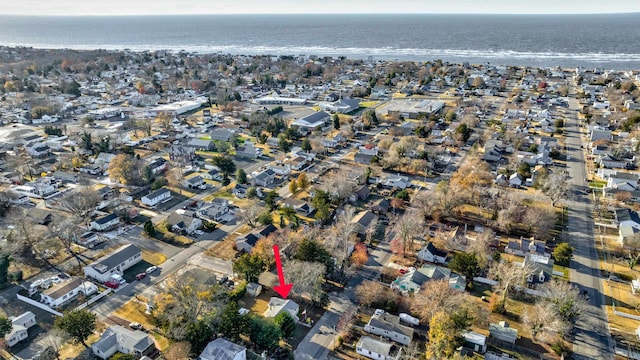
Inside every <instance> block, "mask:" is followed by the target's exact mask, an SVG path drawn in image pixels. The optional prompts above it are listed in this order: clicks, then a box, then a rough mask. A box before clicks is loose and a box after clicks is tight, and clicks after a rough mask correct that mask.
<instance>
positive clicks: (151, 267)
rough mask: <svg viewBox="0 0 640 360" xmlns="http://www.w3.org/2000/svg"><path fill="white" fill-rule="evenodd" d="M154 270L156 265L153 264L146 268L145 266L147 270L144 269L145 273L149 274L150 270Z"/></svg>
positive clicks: (156, 268)
mask: <svg viewBox="0 0 640 360" xmlns="http://www.w3.org/2000/svg"><path fill="white" fill-rule="evenodd" d="M156 270H158V267H157V266H155V265H154V266H150V267H148V268H147V270H145V272H146V273H147V274H151V273H152V272H154V271H156Z"/></svg>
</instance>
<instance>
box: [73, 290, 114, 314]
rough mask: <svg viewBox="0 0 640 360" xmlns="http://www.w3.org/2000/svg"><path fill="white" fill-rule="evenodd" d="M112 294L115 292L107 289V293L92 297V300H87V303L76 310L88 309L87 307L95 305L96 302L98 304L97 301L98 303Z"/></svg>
mask: <svg viewBox="0 0 640 360" xmlns="http://www.w3.org/2000/svg"><path fill="white" fill-rule="evenodd" d="M112 292H113V290H111V289H107V290H105V291H103V292H101V293H99V294H98V295H96V296H94V297H92V298H91V299H89V300H87V301H86V302H83V303H82V304H80V305H79V306H78V307H77V308H76V310H82V309H84V308H86V307H87V306H89V305H91V304H93V303H94V302H96V301H98V300H100V299H102V298H103V297H105V296H107V295H109V294H111V293H112Z"/></svg>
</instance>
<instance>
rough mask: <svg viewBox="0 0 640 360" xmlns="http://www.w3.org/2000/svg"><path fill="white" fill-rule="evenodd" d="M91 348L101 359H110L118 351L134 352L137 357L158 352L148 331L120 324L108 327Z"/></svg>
mask: <svg viewBox="0 0 640 360" xmlns="http://www.w3.org/2000/svg"><path fill="white" fill-rule="evenodd" d="M91 350H92V351H93V354H94V355H95V356H97V357H98V358H100V359H108V358H110V357H111V356H113V355H114V354H115V353H116V352H120V353H123V354H132V355H133V356H135V358H136V359H139V358H141V357H143V356H145V355H148V354H151V353H154V352H156V348H155V345H154V342H153V339H151V338H150V337H149V335H148V334H147V333H145V332H143V331H140V330H129V329H126V328H124V327H122V326H120V325H113V326H110V327H108V328H107V330H105V331H104V332H103V333H102V336H100V339H99V340H98V341H96V342H95V343H93V344H92V345H91Z"/></svg>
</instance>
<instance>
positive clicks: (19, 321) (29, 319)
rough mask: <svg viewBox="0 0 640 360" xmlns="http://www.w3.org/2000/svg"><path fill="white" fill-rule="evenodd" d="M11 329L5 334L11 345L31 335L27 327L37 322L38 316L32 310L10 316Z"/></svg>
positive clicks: (8, 343) (5, 338)
mask: <svg viewBox="0 0 640 360" xmlns="http://www.w3.org/2000/svg"><path fill="white" fill-rule="evenodd" d="M9 320H11V325H12V327H11V331H10V332H9V333H8V334H6V335H5V336H4V340H5V341H6V342H7V345H9V347H11V346H14V345H15V344H17V343H19V342H20V341H22V340H24V339H26V338H28V337H29V333H28V332H27V329H29V328H30V327H32V326H34V325H35V324H36V316H35V314H34V313H32V312H31V311H27V312H24V313H22V314H20V315H18V316H10V317H9Z"/></svg>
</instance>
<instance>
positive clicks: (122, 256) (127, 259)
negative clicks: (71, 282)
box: [83, 244, 142, 283]
mask: <svg viewBox="0 0 640 360" xmlns="http://www.w3.org/2000/svg"><path fill="white" fill-rule="evenodd" d="M141 260H142V252H141V251H140V249H139V248H138V247H136V246H135V245H132V244H128V245H123V246H122V247H120V248H119V249H117V250H116V251H114V252H112V253H111V254H109V255H106V256H103V257H102V258H100V259H98V261H96V262H94V263H93V264H91V265H88V266H85V267H84V268H83V270H84V275H85V276H86V277H89V278H92V279H95V280H97V281H99V282H101V283H105V282H107V281H109V280H110V279H111V275H113V274H118V275H122V274H123V272H124V271H125V270H127V269H128V268H130V267H132V266H133V265H135V264H137V263H139V262H140V261H141Z"/></svg>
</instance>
